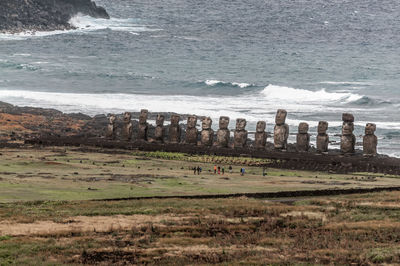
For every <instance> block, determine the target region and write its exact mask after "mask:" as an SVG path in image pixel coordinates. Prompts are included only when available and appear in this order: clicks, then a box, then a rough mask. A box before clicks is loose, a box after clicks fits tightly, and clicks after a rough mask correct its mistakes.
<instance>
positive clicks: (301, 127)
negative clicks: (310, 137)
mask: <svg viewBox="0 0 400 266" xmlns="http://www.w3.org/2000/svg"><path fill="white" fill-rule="evenodd" d="M308 128H309V126H308V124H307V123H304V122H301V123H300V124H299V134H307V133H308Z"/></svg>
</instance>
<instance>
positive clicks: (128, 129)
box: [122, 112, 133, 141]
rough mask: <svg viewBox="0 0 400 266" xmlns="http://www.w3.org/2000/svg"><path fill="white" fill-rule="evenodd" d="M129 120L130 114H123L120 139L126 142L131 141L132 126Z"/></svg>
mask: <svg viewBox="0 0 400 266" xmlns="http://www.w3.org/2000/svg"><path fill="white" fill-rule="evenodd" d="M131 119H132V115H131V113H129V112H125V113H124V118H123V122H124V125H123V127H122V138H123V139H124V140H128V141H129V140H131V139H132V129H133V125H132V121H131Z"/></svg>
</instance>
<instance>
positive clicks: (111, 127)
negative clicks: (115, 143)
mask: <svg viewBox="0 0 400 266" xmlns="http://www.w3.org/2000/svg"><path fill="white" fill-rule="evenodd" d="M115 120H116V117H115V115H110V117H109V118H108V125H107V131H106V138H107V139H114V138H115V129H116V127H115Z"/></svg>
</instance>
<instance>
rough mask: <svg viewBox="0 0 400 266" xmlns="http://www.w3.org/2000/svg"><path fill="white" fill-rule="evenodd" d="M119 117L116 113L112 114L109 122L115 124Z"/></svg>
mask: <svg viewBox="0 0 400 266" xmlns="http://www.w3.org/2000/svg"><path fill="white" fill-rule="evenodd" d="M116 119H117V118H116V116H115V115H113V114H112V115H110V116H109V117H108V123H109V124H110V125H113V124H114V123H115V120H116Z"/></svg>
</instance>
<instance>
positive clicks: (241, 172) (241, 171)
mask: <svg viewBox="0 0 400 266" xmlns="http://www.w3.org/2000/svg"><path fill="white" fill-rule="evenodd" d="M240 175H243V167H242V168H240Z"/></svg>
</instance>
